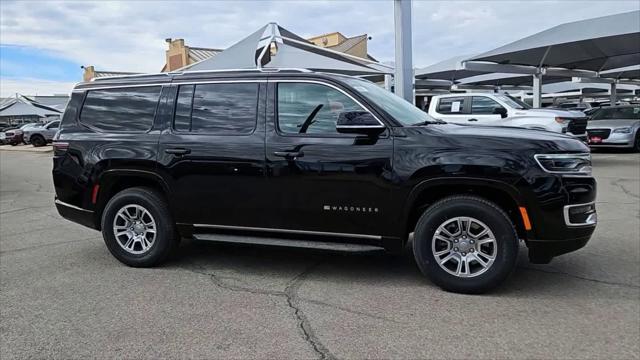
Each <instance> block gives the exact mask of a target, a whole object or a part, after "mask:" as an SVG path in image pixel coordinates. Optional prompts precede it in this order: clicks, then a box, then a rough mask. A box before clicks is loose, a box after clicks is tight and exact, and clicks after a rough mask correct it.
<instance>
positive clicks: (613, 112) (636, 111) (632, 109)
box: [591, 106, 640, 120]
mask: <svg viewBox="0 0 640 360" xmlns="http://www.w3.org/2000/svg"><path fill="white" fill-rule="evenodd" d="M591 120H640V106H628V107H614V108H603V109H600V110H598V111H597V112H596V113H595V114H593V117H592V118H591Z"/></svg>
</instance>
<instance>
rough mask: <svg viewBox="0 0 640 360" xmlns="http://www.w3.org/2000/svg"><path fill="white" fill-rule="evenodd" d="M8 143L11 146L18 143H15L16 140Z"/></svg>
mask: <svg viewBox="0 0 640 360" xmlns="http://www.w3.org/2000/svg"><path fill="white" fill-rule="evenodd" d="M9 144H10V145H11V146H17V145H18V143H17V142H15V141H12V142H10V143H9Z"/></svg>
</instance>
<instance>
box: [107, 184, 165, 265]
mask: <svg viewBox="0 0 640 360" xmlns="http://www.w3.org/2000/svg"><path fill="white" fill-rule="evenodd" d="M102 236H103V238H104V242H105V244H106V245H107V248H108V249H109V251H110V252H111V254H113V256H114V257H115V258H116V259H118V260H120V261H121V262H122V263H124V264H126V265H129V266H134V267H151V266H154V265H158V264H160V263H161V262H163V261H164V260H165V259H166V258H167V257H168V256H169V255H170V253H171V251H172V250H173V249H174V247H175V246H176V244H177V239H176V236H175V225H174V223H173V220H172V218H171V214H170V212H169V208H168V205H167V203H166V201H165V200H164V198H163V197H162V195H160V194H159V193H157V192H156V191H154V190H152V189H149V188H143V187H136V188H130V189H126V190H123V191H121V192H119V193H117V194H116V195H115V196H114V197H113V198H111V200H109V202H108V203H107V205H106V206H105V209H104V211H103V214H102Z"/></svg>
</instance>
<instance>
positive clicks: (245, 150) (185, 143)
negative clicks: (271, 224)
mask: <svg viewBox="0 0 640 360" xmlns="http://www.w3.org/2000/svg"><path fill="white" fill-rule="evenodd" d="M265 86H266V83H265V82H260V80H236V81H218V82H207V83H178V84H175V83H174V85H172V87H173V93H174V96H173V98H172V101H173V104H174V106H173V114H171V116H169V117H168V118H169V119H168V120H167V123H168V124H167V126H166V129H165V130H164V131H163V133H162V135H161V138H160V146H159V154H158V160H159V161H158V163H159V166H160V171H162V172H163V173H164V175H165V177H166V178H168V179H169V182H170V185H169V186H170V187H171V189H172V194H171V202H172V205H173V209H174V212H175V214H174V216H175V217H176V221H177V222H178V223H186V224H200V225H202V226H203V227H206V226H207V225H227V226H229V225H230V226H255V222H256V221H257V220H258V219H259V218H260V217H261V215H262V213H263V211H264V207H263V205H262V203H261V194H262V192H263V191H264V182H265V177H264V167H265V154H264V96H263V95H264V93H265V91H266V88H265Z"/></svg>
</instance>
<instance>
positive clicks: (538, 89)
mask: <svg viewBox="0 0 640 360" xmlns="http://www.w3.org/2000/svg"><path fill="white" fill-rule="evenodd" d="M533 107H534V108H539V107H542V73H540V72H539V73H536V74H534V75H533Z"/></svg>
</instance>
